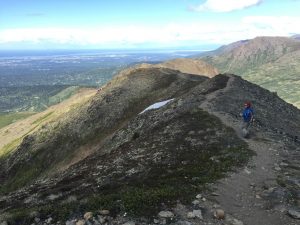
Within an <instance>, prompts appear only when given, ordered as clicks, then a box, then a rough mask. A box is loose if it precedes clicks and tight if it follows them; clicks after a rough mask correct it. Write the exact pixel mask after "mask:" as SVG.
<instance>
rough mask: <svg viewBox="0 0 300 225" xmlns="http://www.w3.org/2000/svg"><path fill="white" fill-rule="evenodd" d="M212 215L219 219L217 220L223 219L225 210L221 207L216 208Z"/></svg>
mask: <svg viewBox="0 0 300 225" xmlns="http://www.w3.org/2000/svg"><path fill="white" fill-rule="evenodd" d="M214 217H215V218H217V219H219V220H223V219H224V218H225V212H224V210H223V209H217V210H215V212H214Z"/></svg>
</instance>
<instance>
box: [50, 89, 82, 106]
mask: <svg viewBox="0 0 300 225" xmlns="http://www.w3.org/2000/svg"><path fill="white" fill-rule="evenodd" d="M79 88H80V87H78V86H71V87H68V88H66V89H64V90H62V91H61V92H59V93H57V94H56V95H54V96H51V97H50V98H49V105H55V104H57V103H60V102H62V101H64V100H65V99H67V98H70V97H71V96H72V95H74V94H75V93H76V92H77V91H78V90H79Z"/></svg>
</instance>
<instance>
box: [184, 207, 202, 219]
mask: <svg viewBox="0 0 300 225" xmlns="http://www.w3.org/2000/svg"><path fill="white" fill-rule="evenodd" d="M187 218H188V219H194V218H198V219H203V217H202V212H201V210H200V209H198V210H193V212H188V213H187Z"/></svg>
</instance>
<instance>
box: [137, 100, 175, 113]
mask: <svg viewBox="0 0 300 225" xmlns="http://www.w3.org/2000/svg"><path fill="white" fill-rule="evenodd" d="M173 100H174V98H172V99H168V100H165V101H162V102H156V103H154V104H153V105H150V106H149V107H147V108H146V109H144V111H142V112H141V113H139V114H142V113H144V112H146V111H148V110H150V109H158V108H160V107H162V106H164V105H166V104H168V103H169V102H171V101H173Z"/></svg>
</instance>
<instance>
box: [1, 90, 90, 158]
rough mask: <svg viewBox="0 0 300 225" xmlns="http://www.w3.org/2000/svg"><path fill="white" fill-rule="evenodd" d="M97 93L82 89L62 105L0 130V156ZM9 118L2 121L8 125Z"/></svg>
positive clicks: (13, 116)
mask: <svg viewBox="0 0 300 225" xmlns="http://www.w3.org/2000/svg"><path fill="white" fill-rule="evenodd" d="M95 93H96V90H95V89H81V90H79V92H78V93H77V94H75V95H73V96H72V97H71V98H69V99H67V100H65V101H63V102H61V103H60V104H57V105H54V106H51V107H49V108H48V109H47V110H45V111H43V112H41V113H37V114H34V115H31V116H29V117H27V118H24V119H22V120H18V121H16V122H14V123H12V124H10V125H8V126H5V127H2V128H1V129H0V156H3V155H5V154H8V153H10V152H11V151H13V150H14V149H15V148H16V147H17V146H18V145H19V144H20V142H21V141H22V139H23V137H24V136H26V135H27V134H29V133H31V132H33V131H34V130H36V129H37V128H39V127H41V126H42V125H44V124H46V123H49V122H50V121H52V120H55V119H57V118H58V117H60V116H61V115H62V114H64V113H66V112H68V111H70V110H72V109H73V108H77V107H78V105H80V104H83V103H84V102H86V101H87V100H88V99H89V98H90V97H92V96H93V95H94V94H95ZM6 117H8V118H10V121H12V119H15V118H16V115H15V114H12V115H11V116H10V117H9V116H6ZM8 118H4V116H3V118H2V120H3V121H4V122H6V123H7V122H9V121H8ZM0 121H1V117H0Z"/></svg>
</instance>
